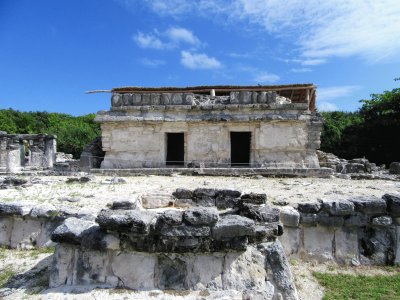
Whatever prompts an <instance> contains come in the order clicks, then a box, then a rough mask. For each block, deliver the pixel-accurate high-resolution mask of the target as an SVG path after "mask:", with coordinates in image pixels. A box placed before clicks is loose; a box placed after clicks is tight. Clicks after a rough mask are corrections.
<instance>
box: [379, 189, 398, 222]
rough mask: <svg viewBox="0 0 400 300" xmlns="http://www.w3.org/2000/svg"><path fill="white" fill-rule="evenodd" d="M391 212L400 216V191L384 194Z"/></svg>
mask: <svg viewBox="0 0 400 300" xmlns="http://www.w3.org/2000/svg"><path fill="white" fill-rule="evenodd" d="M382 199H384V200H385V201H386V204H387V210H388V212H389V213H391V214H393V215H395V216H400V193H388V194H385V195H383V197H382Z"/></svg>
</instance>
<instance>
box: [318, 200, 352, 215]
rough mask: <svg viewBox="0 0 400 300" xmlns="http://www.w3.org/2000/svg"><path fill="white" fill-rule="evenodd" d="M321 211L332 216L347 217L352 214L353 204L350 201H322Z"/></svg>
mask: <svg viewBox="0 0 400 300" xmlns="http://www.w3.org/2000/svg"><path fill="white" fill-rule="evenodd" d="M321 206H322V211H325V212H328V213H329V214H330V215H332V216H347V215H351V214H352V213H353V212H354V204H353V203H351V202H350V201H346V200H340V201H335V200H332V201H327V200H323V201H322V205H321Z"/></svg>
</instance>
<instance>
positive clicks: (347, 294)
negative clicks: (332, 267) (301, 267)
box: [314, 273, 400, 300]
mask: <svg viewBox="0 0 400 300" xmlns="http://www.w3.org/2000/svg"><path fill="white" fill-rule="evenodd" d="M314 276H315V277H316V278H317V279H318V281H319V283H320V284H321V285H322V286H323V287H324V288H325V294H324V298H323V299H324V300H330V299H332V300H333V299H335V300H339V299H369V300H373V299H376V300H378V299H379V300H381V299H382V300H383V299H387V300H389V299H400V274H397V275H392V276H384V275H378V276H354V275H336V274H323V273H314Z"/></svg>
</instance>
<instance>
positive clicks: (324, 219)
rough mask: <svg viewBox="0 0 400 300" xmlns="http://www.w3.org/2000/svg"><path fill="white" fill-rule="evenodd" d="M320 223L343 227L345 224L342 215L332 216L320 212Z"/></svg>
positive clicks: (327, 225) (326, 225)
mask: <svg viewBox="0 0 400 300" xmlns="http://www.w3.org/2000/svg"><path fill="white" fill-rule="evenodd" d="M318 223H319V224H320V225H322V226H325V227H341V226H343V224H344V218H343V217H341V216H331V215H329V214H327V213H319V214H318Z"/></svg>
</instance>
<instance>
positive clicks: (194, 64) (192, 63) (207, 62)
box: [181, 51, 222, 70]
mask: <svg viewBox="0 0 400 300" xmlns="http://www.w3.org/2000/svg"><path fill="white" fill-rule="evenodd" d="M181 63H182V65H183V66H185V67H186V68H189V69H192V70H196V69H218V68H220V67H221V66H222V64H221V62H219V61H218V60H217V59H216V58H214V57H210V56H208V55H207V54H204V53H191V52H189V51H181Z"/></svg>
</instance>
